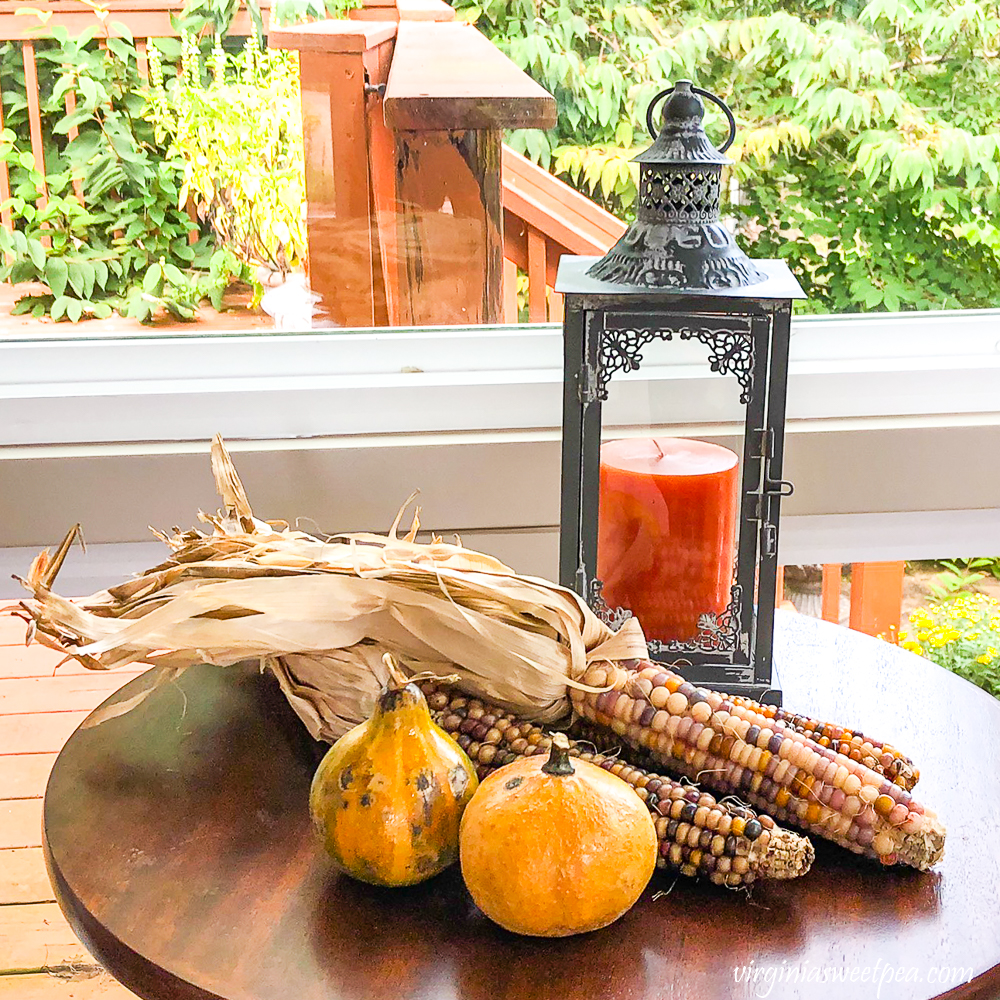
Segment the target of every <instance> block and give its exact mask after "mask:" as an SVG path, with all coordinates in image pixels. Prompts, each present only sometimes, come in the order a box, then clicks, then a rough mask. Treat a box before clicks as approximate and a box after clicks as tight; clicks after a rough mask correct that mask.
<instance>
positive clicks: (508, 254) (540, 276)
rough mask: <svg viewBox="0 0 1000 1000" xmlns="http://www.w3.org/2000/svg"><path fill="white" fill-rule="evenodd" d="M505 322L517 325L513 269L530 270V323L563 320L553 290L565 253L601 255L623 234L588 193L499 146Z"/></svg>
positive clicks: (619, 223)
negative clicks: (501, 157) (500, 148)
mask: <svg viewBox="0 0 1000 1000" xmlns="http://www.w3.org/2000/svg"><path fill="white" fill-rule="evenodd" d="M501 180H502V183H503V215H504V249H503V252H504V261H505V268H504V320H505V321H506V322H508V323H516V322H517V317H518V310H517V268H521V269H522V270H524V271H527V273H528V321H529V322H531V323H544V322H546V320H548V321H549V322H552V323H558V322H561V321H562V296H561V295H559V294H558V293H556V292H553V291H552V286H553V285H554V284H555V280H556V270H557V268H558V266H559V258H560V257H561V256H562V255H563V254H579V255H581V256H597V257H602V256H603V255H604V254H605V253H607V251H608V250H609V249H610V248H611V247H612V246H613V245H614V244H615V242H616V241H617V240H618V238H619V237H620V236H621V235H622V233H624V232H625V223H624V222H622V221H621V220H620V219H616V218H615V217H614V216H613V215H611V214H610V213H609V212H606V211H604V209H603V208H601V207H600V206H599V205H596V204H594V202H592V201H591V200H590V199H589V198H588V197H586V195H582V194H580V192H579V191H576V190H575V189H573V188H571V187H570V186H569V185H568V184H566V183H564V182H563V181H561V180H559V178H558V177H553V176H552V174H550V173H549V172H548V171H547V170H543V169H542V168H541V167H539V166H537V165H536V164H534V163H532V162H531V161H530V160H529V159H527V158H526V157H524V156H521V155H520V154H519V153H516V152H515V151H514V150H513V149H511V148H510V147H509V146H504V148H503V160H502V169H501Z"/></svg>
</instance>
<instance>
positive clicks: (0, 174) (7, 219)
mask: <svg viewBox="0 0 1000 1000" xmlns="http://www.w3.org/2000/svg"><path fill="white" fill-rule="evenodd" d="M2 129H3V87H2V86H0V130H2ZM8 198H10V174H9V173H8V171H7V161H6V160H0V205H5V204H6V202H7V199H8ZM0 225H2V226H3V227H4V228H5V229H7V230H10V231H13V229H14V222H13V220H12V218H11V214H10V208H9V207H5V208H2V209H0ZM8 260H9V258H8Z"/></svg>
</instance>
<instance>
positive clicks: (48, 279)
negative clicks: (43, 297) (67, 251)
mask: <svg viewBox="0 0 1000 1000" xmlns="http://www.w3.org/2000/svg"><path fill="white" fill-rule="evenodd" d="M68 277H69V268H67V266H66V261H64V260H63V259H62V258H61V257H50V258H49V259H48V260H47V261H46V262H45V283H46V284H47V285H48V286H49V288H50V289H51V291H52V294H53V295H55V296H56V298H57V299H58V298H59V297H60V296H62V295H63V293H64V292H65V291H66V280H67V278H68Z"/></svg>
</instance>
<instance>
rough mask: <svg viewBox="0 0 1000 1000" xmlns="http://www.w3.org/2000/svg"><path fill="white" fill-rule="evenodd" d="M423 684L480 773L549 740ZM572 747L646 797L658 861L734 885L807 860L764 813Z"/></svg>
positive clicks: (791, 873) (541, 748)
mask: <svg viewBox="0 0 1000 1000" xmlns="http://www.w3.org/2000/svg"><path fill="white" fill-rule="evenodd" d="M422 687H423V691H424V695H425V696H426V698H427V704H428V705H429V706H430V709H431V714H432V716H433V718H434V721H435V722H436V723H437V724H438V726H440V727H441V729H443V730H444V731H445V732H446V733H447V734H448V735H449V736H451V737H452V738H453V739H454V740H455V741H456V742H457V743H458V745H459V746H460V747H462V749H463V750H465V752H466V753H467V754H468V755H469V757H470V759H471V760H472V762H473V764H475V765H476V769H477V772H478V774H479V777H480V779H482V778H484V777H485V776H486V775H487V774H489V773H490V772H491V771H494V770H496V769H497V768H499V767H503V766H504V764H509V763H511V762H512V761H514V760H517V758H518V757H530V756H532V755H534V754H544V753H548V748H549V745H550V743H551V740H550V738H549V737H548V736H546V735H545V732H544V730H542V729H541V728H540V727H539V726H537V725H535V724H534V723H531V722H525V721H524V720H522V719H518V718H517V717H516V716H514V715H511V714H509V713H507V712H505V711H504V710H503V709H501V708H498V707H497V706H494V705H490V704H488V703H484V702H482V701H480V700H478V699H475V698H468V697H466V696H464V695H462V694H460V693H458V692H456V691H453V690H451V689H449V688H447V687H443V686H441V685H439V684H437V683H435V682H431V681H427V682H425V683H424V684H423V685H422ZM570 753H571V754H572V755H573V756H574V757H578V758H579V759H580V760H586V761H589V762H590V763H592V764H596V765H597V766H598V767H602V768H604V769H605V770H607V771H610V772H611V773H612V774H615V775H617V776H618V777H620V778H621V779H622V780H623V781H626V782H627V783H628V784H630V785H631V786H632V788H633V789H634V790H635V792H636V794H637V795H638V796H639V797H640V798H641V799H642V800H643V801H644V802H645V803H646V806H647V808H648V809H649V811H650V812H651V813H652V815H653V819H654V823H655V826H656V835H657V837H658V839H659V842H660V854H659V857H658V859H657V866H658V867H660V868H664V869H669V870H672V871H676V872H679V873H680V874H682V875H688V876H704V877H706V878H708V879H709V880H710V881H712V882H714V883H716V884H717V885H725V886H728V887H730V888H735V887H737V886H743V885H749V884H750V883H751V882H753V881H755V880H757V879H764V878H771V879H788V878H795V877H797V876H799V875H804V874H805V873H806V872H807V871H808V870H809V866H810V865H811V864H812V861H813V856H814V853H813V847H812V844H811V843H810V842H809V840H808V839H807V838H806V837H802V836H799V835H798V834H794V833H791V832H790V831H788V830H784V829H782V828H781V827H779V826H778V825H777V824H776V823H775V822H774V820H772V819H771V818H770V817H769V816H757V815H756V814H755V813H754V812H753V811H752V810H751V809H749V808H747V807H745V806H743V805H738V804H729V803H720V802H718V801H717V800H716V799H715V798H714V797H713V796H712V795H710V794H709V793H708V792H704V791H702V790H701V789H700V788H698V787H697V786H695V785H692V784H691V783H690V782H682V781H675V780H674V779H672V778H668V777H666V776H665V775H662V774H657V773H654V772H651V771H649V770H646V769H644V768H640V767H636V766H634V765H633V764H630V763H628V762H627V761H625V760H622V759H620V758H619V757H617V756H612V755H610V754H602V753H598V752H591V750H590V749H589V748H588V747H587V746H586V745H584V744H580V743H579V742H577V741H571V746H570Z"/></svg>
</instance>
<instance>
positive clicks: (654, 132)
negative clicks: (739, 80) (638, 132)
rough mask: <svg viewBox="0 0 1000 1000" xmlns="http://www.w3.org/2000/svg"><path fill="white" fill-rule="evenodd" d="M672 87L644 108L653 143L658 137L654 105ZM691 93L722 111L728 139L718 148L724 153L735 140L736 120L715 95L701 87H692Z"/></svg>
mask: <svg viewBox="0 0 1000 1000" xmlns="http://www.w3.org/2000/svg"><path fill="white" fill-rule="evenodd" d="M674 89H675V88H674V87H667V89H666V90H661V91H660V92H659V93H658V94H657V95H656V97H654V98H653V99H652V100H651V101H650V102H649V107H648V108H646V128H647V129H649V134H650V135H651V136H652V137H653V140H654V141H655V140H656V139H657V137H658V136H659V134H660V133H659V132H658V131H657V130H656V127H655V126H654V125H653V112H654V111H655V110H656V105H657V104H659V103H660V101H662V100H663V98H664V97H666V96H667V95H669V94H672V93H673V92H674ZM691 92H692V93H695V94H698V95H699V97H707V98H708V99H709V100H710V101H711V102H712V103H713V104H715V105H717V106H718V107H719V108H721V109H722V113H723V114H724V115H725V116H726V120H727V121H728V122H729V138H728V139H726V141H725V142H724V143H723V144H722V145H721V146H719V152H720V153H724V152H725V151H726V150H727V149H729V147H730V146H731V145H732V144H733V140H734V139H735V138H736V119H735V118H734V117H733V113H732V111H730V110H729V105H728V104H726V102H725V101H724V100H723V99H722V98H721V97H716V96H715V94H713V93H711V91H708V90H702V89H701V87H692V88H691Z"/></svg>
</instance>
